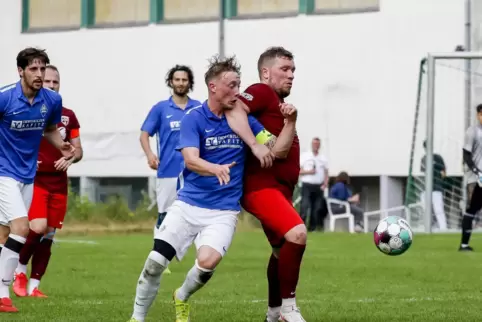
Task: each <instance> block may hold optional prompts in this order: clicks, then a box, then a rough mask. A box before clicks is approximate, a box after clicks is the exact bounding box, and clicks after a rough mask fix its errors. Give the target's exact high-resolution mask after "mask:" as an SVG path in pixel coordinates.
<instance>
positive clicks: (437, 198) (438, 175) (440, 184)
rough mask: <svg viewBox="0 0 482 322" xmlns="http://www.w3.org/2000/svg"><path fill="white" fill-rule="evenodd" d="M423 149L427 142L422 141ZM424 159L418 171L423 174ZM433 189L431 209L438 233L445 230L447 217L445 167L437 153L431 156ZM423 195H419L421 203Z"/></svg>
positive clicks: (423, 198)
mask: <svg viewBox="0 0 482 322" xmlns="http://www.w3.org/2000/svg"><path fill="white" fill-rule="evenodd" d="M423 148H424V149H425V150H426V149H427V141H423ZM426 158H427V156H426V155H424V156H423V157H422V160H421V161H420V170H421V171H422V172H425V166H426ZM432 171H433V188H432V208H433V213H434V215H435V219H437V224H438V227H439V229H440V231H446V230H447V217H446V215H445V205H444V190H445V189H444V182H445V177H446V175H447V169H446V167H445V161H444V159H443V158H442V156H441V155H440V154H438V153H434V154H433V170H432ZM425 193H427V192H426V191H424V192H423V193H422V194H421V196H420V197H421V200H420V201H421V202H422V203H423V202H424V200H425Z"/></svg>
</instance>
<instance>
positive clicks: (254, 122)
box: [248, 115, 264, 136]
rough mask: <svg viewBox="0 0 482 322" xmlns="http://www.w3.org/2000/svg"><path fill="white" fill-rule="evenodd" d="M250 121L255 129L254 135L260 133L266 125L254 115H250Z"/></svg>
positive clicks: (253, 129) (252, 129)
mask: <svg viewBox="0 0 482 322" xmlns="http://www.w3.org/2000/svg"><path fill="white" fill-rule="evenodd" d="M248 123H249V126H250V127H251V131H253V134H254V136H256V135H258V133H259V132H261V131H263V130H264V126H262V125H261V123H259V122H258V120H257V119H256V118H255V117H254V116H251V115H248Z"/></svg>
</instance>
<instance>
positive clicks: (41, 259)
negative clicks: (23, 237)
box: [30, 238, 53, 281]
mask: <svg viewBox="0 0 482 322" xmlns="http://www.w3.org/2000/svg"><path fill="white" fill-rule="evenodd" d="M52 242H53V241H52V239H47V238H45V239H43V240H42V242H41V243H40V244H39V245H38V247H37V249H36V250H35V253H34V254H33V258H32V273H30V278H34V279H36V280H39V281H40V279H42V276H43V275H44V274H45V271H46V270H47V266H48V264H49V261H50V255H51V254H52V252H51V251H50V250H51V248H52Z"/></svg>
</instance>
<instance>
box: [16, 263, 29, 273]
mask: <svg viewBox="0 0 482 322" xmlns="http://www.w3.org/2000/svg"><path fill="white" fill-rule="evenodd" d="M15 273H17V274H20V273H24V274H25V275H27V265H23V264H20V263H18V265H17V268H16V269H15Z"/></svg>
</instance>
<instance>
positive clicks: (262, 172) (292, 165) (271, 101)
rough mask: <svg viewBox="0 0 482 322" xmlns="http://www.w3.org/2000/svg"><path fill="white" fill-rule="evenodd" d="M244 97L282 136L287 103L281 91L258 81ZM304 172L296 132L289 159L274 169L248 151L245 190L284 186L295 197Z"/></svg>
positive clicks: (270, 128) (272, 130) (252, 111)
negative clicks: (282, 106) (284, 105)
mask: <svg viewBox="0 0 482 322" xmlns="http://www.w3.org/2000/svg"><path fill="white" fill-rule="evenodd" d="M240 99H241V100H242V101H243V102H244V103H245V104H246V105H247V106H248V107H249V110H250V114H251V115H252V116H254V117H256V118H257V119H258V121H259V122H260V123H261V124H262V125H263V126H264V128H265V129H266V130H268V131H269V132H270V133H271V134H273V135H275V136H279V134H280V133H281V130H282V129H283V127H284V122H285V118H284V116H283V114H281V110H280V106H279V104H280V103H282V102H283V100H282V99H280V98H279V96H278V94H276V92H275V91H274V90H273V89H272V88H271V87H269V86H268V85H266V84H261V83H258V84H254V85H251V86H250V87H248V88H247V89H246V90H245V91H244V93H242V94H241V95H240ZM299 175H300V143H299V140H298V135H296V134H295V137H294V139H293V144H292V145H291V149H290V151H289V152H288V156H287V158H286V159H277V160H276V161H275V162H274V163H273V166H272V167H271V168H268V169H263V168H261V164H260V162H259V160H258V159H257V158H256V157H255V156H254V155H253V154H252V153H251V152H249V153H248V157H247V159H246V168H245V180H244V189H245V192H252V191H257V190H261V189H265V188H277V189H280V190H281V191H282V192H283V194H284V195H285V196H286V197H287V198H289V199H291V197H292V195H293V191H294V189H295V186H296V184H297V183H298V178H299Z"/></svg>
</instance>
